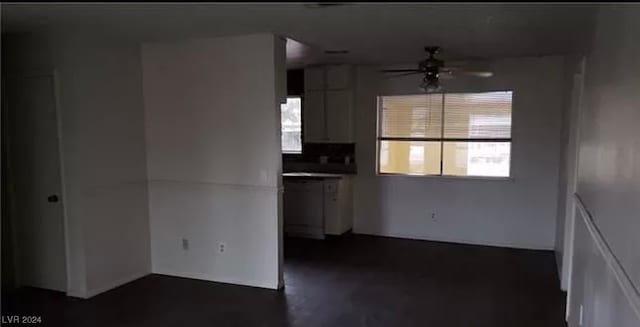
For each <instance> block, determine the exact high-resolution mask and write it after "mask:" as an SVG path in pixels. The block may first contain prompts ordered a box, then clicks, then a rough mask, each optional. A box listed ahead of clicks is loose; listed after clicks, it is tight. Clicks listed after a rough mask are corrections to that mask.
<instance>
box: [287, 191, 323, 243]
mask: <svg viewBox="0 0 640 327" xmlns="http://www.w3.org/2000/svg"><path fill="white" fill-rule="evenodd" d="M283 202H284V203H283V206H284V214H283V218H284V230H285V233H286V234H287V235H291V236H301V237H311V238H320V239H321V238H324V208H323V205H324V203H323V184H322V181H317V180H296V181H286V182H285V183H284V200H283Z"/></svg>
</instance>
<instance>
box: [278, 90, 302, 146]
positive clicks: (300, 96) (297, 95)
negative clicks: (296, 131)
mask: <svg viewBox="0 0 640 327" xmlns="http://www.w3.org/2000/svg"><path fill="white" fill-rule="evenodd" d="M290 98H299V99H300V152H287V151H284V149H283V148H282V145H280V153H281V154H282V155H283V156H285V157H288V158H299V157H302V154H303V152H304V95H303V94H289V95H287V101H288V100H289V99H290ZM281 110H282V109H281ZM280 134H281V136H280V137H281V138H282V111H281V112H280Z"/></svg>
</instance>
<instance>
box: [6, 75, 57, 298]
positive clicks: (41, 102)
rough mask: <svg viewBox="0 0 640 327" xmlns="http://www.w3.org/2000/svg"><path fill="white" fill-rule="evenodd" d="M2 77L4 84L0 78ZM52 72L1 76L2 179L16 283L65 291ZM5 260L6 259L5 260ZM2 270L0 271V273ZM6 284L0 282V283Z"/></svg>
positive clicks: (55, 112) (13, 283)
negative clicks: (4, 157) (6, 194)
mask: <svg viewBox="0 0 640 327" xmlns="http://www.w3.org/2000/svg"><path fill="white" fill-rule="evenodd" d="M4 82H6V83H4ZM55 91H56V85H55V77H54V74H53V73H50V74H38V75H29V76H12V77H8V78H6V79H4V78H3V95H4V96H3V98H2V100H3V106H2V108H3V120H2V121H3V125H4V126H3V131H4V132H3V134H4V135H3V138H2V141H3V147H6V148H5V149H4V150H5V151H4V153H3V154H6V156H7V157H6V160H3V161H4V163H6V165H7V167H6V172H7V174H6V175H5V176H4V178H3V183H7V184H6V187H5V189H6V190H7V192H8V193H9V194H8V196H7V198H8V200H9V203H8V204H6V206H7V207H8V208H6V209H8V210H7V213H8V214H6V215H5V214H3V219H8V222H7V223H6V224H5V223H3V225H5V226H9V228H10V231H11V232H10V233H5V235H7V234H9V235H10V238H11V240H10V241H9V242H6V241H5V240H3V247H4V246H5V244H7V245H9V246H10V247H11V249H12V251H11V253H12V260H11V262H9V264H10V265H12V266H13V269H12V270H13V272H14V275H13V278H12V279H13V280H12V281H11V282H10V283H7V284H12V285H14V286H15V287H21V286H31V287H38V288H44V289H49V290H55V291H61V292H66V290H67V277H66V275H67V269H66V253H65V219H64V207H63V201H62V179H61V164H60V151H59V149H60V148H59V137H58V124H57V105H56V103H57V102H56V92H55ZM3 264H5V262H3ZM3 275H4V274H3ZM3 284H4V283H3Z"/></svg>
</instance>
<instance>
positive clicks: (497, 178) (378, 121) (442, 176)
mask: <svg viewBox="0 0 640 327" xmlns="http://www.w3.org/2000/svg"><path fill="white" fill-rule="evenodd" d="M492 92H511V137H510V138H495V139H493V138H491V139H490V138H481V139H480V138H475V139H464V138H444V128H445V124H444V117H445V110H444V107H445V106H444V105H443V106H442V123H441V127H440V128H441V133H440V137H439V138H433V137H383V136H381V135H382V124H381V119H382V117H381V114H382V101H381V100H382V98H383V97H386V96H412V95H420V94H387V95H378V96H377V97H376V140H375V142H376V176H395V177H420V178H438V179H456V180H461V179H462V180H493V181H514V180H515V178H514V175H513V160H512V159H513V153H514V151H513V140H514V137H513V130H514V119H513V117H514V110H513V104H514V102H515V101H514V95H515V92H514V91H513V90H490V91H466V92H461V91H456V92H437V93H430V94H441V95H442V97H443V104H444V103H445V102H444V97H445V95H446V94H466V93H492ZM382 141H407V142H410V141H418V142H439V143H440V174H411V173H385V172H381V171H380V150H381V149H380V148H381V142H382ZM445 142H478V143H499V142H509V143H510V144H511V146H510V150H509V176H481V175H447V174H444V167H443V164H444V163H443V151H444V143H445Z"/></svg>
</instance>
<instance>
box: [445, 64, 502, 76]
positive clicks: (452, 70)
mask: <svg viewBox="0 0 640 327" xmlns="http://www.w3.org/2000/svg"><path fill="white" fill-rule="evenodd" d="M440 76H473V77H485V78H486V77H491V76H493V72H490V71H482V70H465V69H462V68H458V67H446V68H443V69H442V70H441V71H440Z"/></svg>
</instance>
